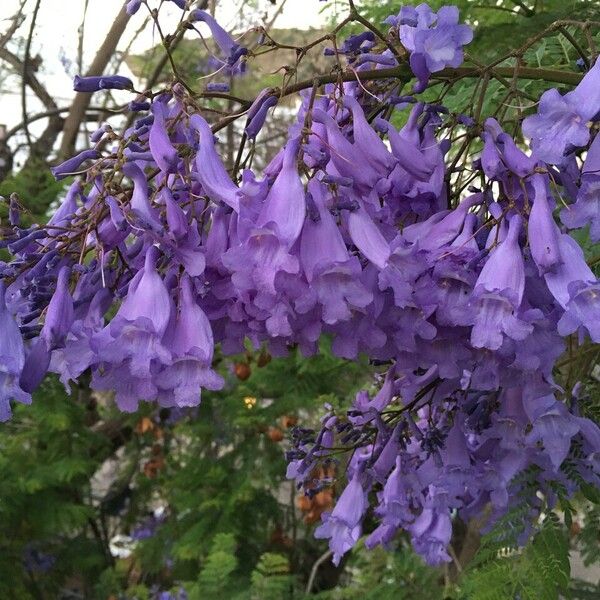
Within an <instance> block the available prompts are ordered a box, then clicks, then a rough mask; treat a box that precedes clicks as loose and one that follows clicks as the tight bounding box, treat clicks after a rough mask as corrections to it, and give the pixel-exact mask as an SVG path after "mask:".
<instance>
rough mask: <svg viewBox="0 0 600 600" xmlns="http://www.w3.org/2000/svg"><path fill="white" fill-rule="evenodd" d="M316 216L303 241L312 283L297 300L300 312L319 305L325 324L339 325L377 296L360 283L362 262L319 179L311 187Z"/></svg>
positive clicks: (302, 256) (306, 225)
mask: <svg viewBox="0 0 600 600" xmlns="http://www.w3.org/2000/svg"><path fill="white" fill-rule="evenodd" d="M308 190H309V194H310V196H309V199H310V201H311V202H313V203H314V205H315V209H316V213H315V214H314V215H312V216H311V217H309V218H307V219H306V221H305V223H304V227H303V229H302V237H301V239H300V260H301V263H302V268H303V270H304V273H305V276H306V279H307V281H308V283H309V287H308V288H307V292H306V294H305V295H304V296H303V297H301V298H300V299H298V300H297V301H296V304H295V306H296V310H297V311H298V312H300V313H306V312H308V310H309V309H310V308H312V307H313V306H314V305H315V303H316V302H318V303H319V304H320V305H321V306H322V310H323V321H324V322H325V323H327V324H335V323H337V322H339V321H345V320H347V319H349V318H350V317H351V314H352V313H351V310H352V309H358V310H362V309H364V308H365V307H366V306H368V305H369V304H370V303H371V302H372V301H373V294H372V293H371V292H369V291H368V290H367V289H366V288H365V287H364V286H363V285H362V283H361V282H360V280H359V278H360V275H361V268H360V262H359V261H358V259H357V258H356V257H352V258H351V257H350V255H349V254H348V250H347V249H346V245H345V244H344V240H343V238H342V235H341V233H340V230H339V228H338V226H337V224H336V223H335V220H334V218H333V216H332V215H331V213H330V212H329V211H328V210H327V207H326V206H325V197H324V186H323V184H321V183H320V182H319V181H317V180H316V179H312V180H311V181H310V183H309V185H308Z"/></svg>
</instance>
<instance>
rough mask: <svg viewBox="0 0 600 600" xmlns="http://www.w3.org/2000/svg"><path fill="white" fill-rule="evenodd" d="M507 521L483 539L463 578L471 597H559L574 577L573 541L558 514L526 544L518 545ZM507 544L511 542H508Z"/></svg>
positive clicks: (502, 599) (500, 599)
mask: <svg viewBox="0 0 600 600" xmlns="http://www.w3.org/2000/svg"><path fill="white" fill-rule="evenodd" d="M508 531H509V529H508V527H507V523H506V522H501V523H500V524H499V525H497V526H496V527H494V530H493V531H492V532H490V533H489V534H488V535H486V536H484V538H483V539H482V547H481V550H480V552H479V553H478V558H477V560H476V564H475V565H474V566H473V568H472V569H471V570H470V571H469V572H468V573H467V574H466V576H465V577H464V578H463V579H462V581H461V586H460V594H459V597H460V598H465V599H468V600H513V599H514V598H517V597H519V598H522V599H523V600H558V598H559V597H560V594H561V593H565V592H566V590H567V588H568V585H569V581H570V563H569V544H568V541H567V536H566V534H565V531H564V530H563V527H562V526H561V524H560V522H559V520H558V517H557V516H556V515H554V514H553V513H550V514H548V515H547V516H546V518H545V519H544V521H543V523H542V524H541V526H540V529H539V531H538V533H537V534H536V535H535V536H534V537H533V540H532V542H531V543H529V544H528V545H527V546H526V547H525V548H518V547H517V548H515V547H514V538H512V539H510V538H511V537H512V536H511V535H510V534H508V533H507V532H508ZM505 544H507V545H505Z"/></svg>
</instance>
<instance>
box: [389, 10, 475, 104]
mask: <svg viewBox="0 0 600 600" xmlns="http://www.w3.org/2000/svg"><path fill="white" fill-rule="evenodd" d="M386 22H387V23H389V24H391V25H393V26H395V27H398V28H399V32H400V41H401V42H402V44H403V45H404V47H405V48H406V49H407V50H408V51H409V52H410V66H411V69H412V71H413V73H414V74H415V75H416V76H417V79H418V80H419V84H418V85H417V86H416V90H415V91H420V92H421V91H423V90H424V89H425V87H426V86H427V82H428V81H429V75H430V74H431V73H435V72H437V71H441V70H442V69H444V68H445V67H458V66H460V64H461V63H462V61H463V46H465V45H466V44H469V43H470V42H471V40H472V39H473V31H472V29H471V28H470V27H469V26H468V25H460V24H459V23H458V8H456V6H442V7H441V8H440V9H439V11H438V12H437V14H436V13H434V12H433V11H432V10H431V8H429V6H428V5H427V4H425V3H423V4H419V6H417V7H416V8H413V7H411V6H404V7H402V9H401V10H400V13H399V15H398V16H397V17H390V18H388V19H386Z"/></svg>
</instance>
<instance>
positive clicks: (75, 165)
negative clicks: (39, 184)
mask: <svg viewBox="0 0 600 600" xmlns="http://www.w3.org/2000/svg"><path fill="white" fill-rule="evenodd" d="M96 158H100V152H98V150H84V151H83V152H80V153H79V154H77V155H76V156H73V158H69V159H68V160H65V162H63V163H61V164H60V165H57V166H56V167H52V168H51V169H50V171H52V175H54V177H55V179H56V180H57V181H60V180H61V179H64V178H65V177H69V176H70V175H74V174H76V172H77V170H78V169H79V167H80V166H81V165H82V164H83V163H84V162H85V161H86V160H94V159H96Z"/></svg>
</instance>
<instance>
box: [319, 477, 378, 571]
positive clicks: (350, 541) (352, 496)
mask: <svg viewBox="0 0 600 600" xmlns="http://www.w3.org/2000/svg"><path fill="white" fill-rule="evenodd" d="M366 509H367V500H366V494H365V491H364V490H363V488H362V485H361V483H360V474H358V473H357V474H356V475H355V476H354V477H353V478H352V480H351V481H350V483H349V484H348V485H347V486H346V487H345V488H344V491H343V492H342V494H341V496H340V497H339V498H338V501H337V503H336V505H335V507H334V509H333V510H332V511H331V512H326V513H323V517H322V519H323V524H322V525H320V526H319V527H317V529H316V531H315V537H316V538H317V539H329V548H330V549H331V550H332V551H333V563H334V564H335V565H339V563H340V560H341V558H342V556H343V555H344V554H346V552H348V550H350V549H351V548H352V547H353V546H354V544H356V542H357V541H358V538H359V537H360V536H361V533H362V527H361V521H362V518H363V515H364V513H365V511H366Z"/></svg>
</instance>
